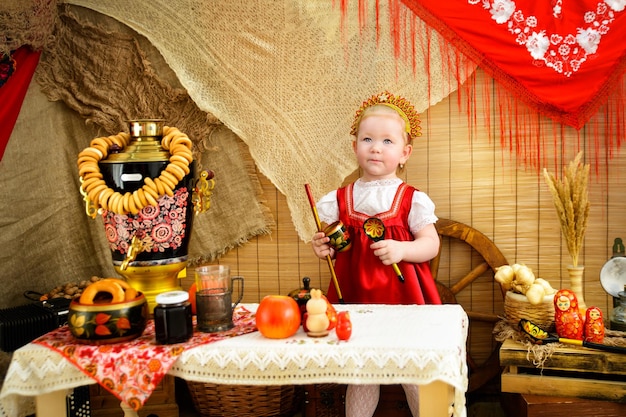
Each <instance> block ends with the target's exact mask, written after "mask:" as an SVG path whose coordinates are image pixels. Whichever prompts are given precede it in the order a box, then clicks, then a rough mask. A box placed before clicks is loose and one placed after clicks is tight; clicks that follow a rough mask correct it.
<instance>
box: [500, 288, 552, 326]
mask: <svg viewBox="0 0 626 417" xmlns="http://www.w3.org/2000/svg"><path fill="white" fill-rule="evenodd" d="M504 314H505V316H506V320H507V321H508V323H509V325H511V326H512V327H514V328H515V329H517V326H518V325H519V321H520V319H526V320H530V321H531V322H533V323H535V324H536V325H538V326H539V327H541V328H542V329H544V330H546V331H549V332H551V331H554V296H553V295H546V296H545V297H544V298H543V301H542V302H541V304H538V305H533V304H531V303H530V302H529V301H528V298H526V296H525V295H523V294H517V293H514V292H512V291H507V293H506V297H505V298H504Z"/></svg>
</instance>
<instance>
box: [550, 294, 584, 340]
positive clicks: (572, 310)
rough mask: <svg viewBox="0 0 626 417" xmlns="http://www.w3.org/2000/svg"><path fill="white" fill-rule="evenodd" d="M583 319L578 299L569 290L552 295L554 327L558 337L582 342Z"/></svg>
mask: <svg viewBox="0 0 626 417" xmlns="http://www.w3.org/2000/svg"><path fill="white" fill-rule="evenodd" d="M583 324H584V323H583V317H582V315H581V314H580V310H579V309H578V299H577V298H576V294H574V292H573V291H571V290H559V291H557V293H556V294H555V295H554V325H555V326H556V332H557V334H558V335H559V337H562V338H566V339H576V340H583V328H584V326H583Z"/></svg>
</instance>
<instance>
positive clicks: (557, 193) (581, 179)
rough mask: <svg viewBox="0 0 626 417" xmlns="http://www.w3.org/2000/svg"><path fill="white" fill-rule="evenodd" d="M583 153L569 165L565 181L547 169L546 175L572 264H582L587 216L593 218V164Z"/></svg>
mask: <svg viewBox="0 0 626 417" xmlns="http://www.w3.org/2000/svg"><path fill="white" fill-rule="evenodd" d="M581 158H582V152H579V153H578V155H576V158H575V159H574V160H573V161H571V162H570V163H569V165H568V166H567V167H566V169H565V172H564V175H563V180H562V181H559V180H558V179H557V178H556V177H555V176H554V175H553V174H550V173H549V172H548V170H547V169H546V168H544V169H543V176H544V178H545V181H546V184H548V188H549V189H550V193H551V194H552V200H553V202H554V207H555V209H556V214H557V216H558V217H559V223H560V224H561V232H562V233H563V236H564V237H565V241H566V243H567V251H568V252H569V254H570V256H571V257H572V265H573V266H578V255H579V254H580V248H581V247H582V243H583V239H584V237H585V231H586V230H587V218H588V217H589V193H588V190H587V186H588V184H589V164H581V163H580V160H581Z"/></svg>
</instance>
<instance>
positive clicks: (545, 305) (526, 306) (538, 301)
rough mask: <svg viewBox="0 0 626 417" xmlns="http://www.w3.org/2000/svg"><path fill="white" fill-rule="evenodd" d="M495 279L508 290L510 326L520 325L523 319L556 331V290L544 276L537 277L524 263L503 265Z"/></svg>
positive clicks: (505, 302)
mask: <svg viewBox="0 0 626 417" xmlns="http://www.w3.org/2000/svg"><path fill="white" fill-rule="evenodd" d="M494 278H495V280H496V281H498V282H499V283H500V285H502V287H503V288H504V289H505V290H506V296H505V298H504V314H505V316H506V320H507V321H508V323H509V325H511V326H512V327H514V328H517V326H518V324H519V321H520V320H521V319H526V320H530V321H532V322H533V323H535V324H537V325H538V326H540V327H542V328H543V329H544V330H547V331H552V330H554V294H555V293H556V290H555V289H554V288H552V286H551V285H550V283H549V282H548V281H547V280H545V279H543V278H536V277H535V274H534V273H533V271H532V269H531V268H529V267H528V266H526V265H523V264H513V265H502V266H501V267H499V268H498V269H497V270H496V273H495V276H494Z"/></svg>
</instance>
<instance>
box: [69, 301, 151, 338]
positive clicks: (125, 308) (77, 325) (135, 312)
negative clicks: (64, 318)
mask: <svg viewBox="0 0 626 417" xmlns="http://www.w3.org/2000/svg"><path fill="white" fill-rule="evenodd" d="M147 320H148V302H147V300H146V297H145V296H144V295H143V294H142V293H139V295H137V297H136V298H135V299H134V300H132V301H124V302H121V303H99V304H89V305H88V304H81V303H79V302H78V301H72V302H71V303H70V307H69V315H68V326H69V329H70V332H71V333H72V335H74V337H75V338H76V340H77V341H79V342H82V343H93V344H110V343H119V342H126V341H129V340H132V339H135V338H137V337H139V336H141V334H142V333H143V331H144V330H145V329H146V322H147Z"/></svg>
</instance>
